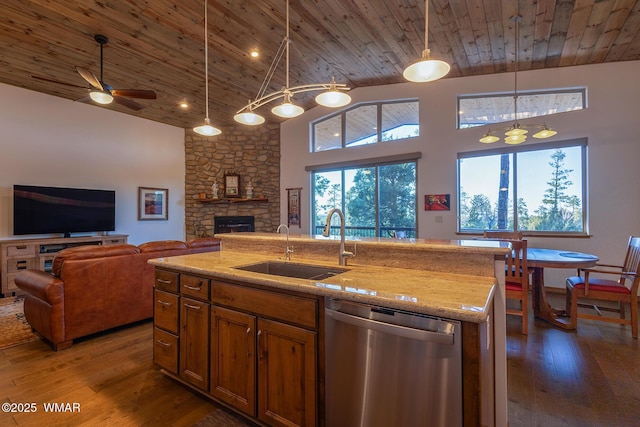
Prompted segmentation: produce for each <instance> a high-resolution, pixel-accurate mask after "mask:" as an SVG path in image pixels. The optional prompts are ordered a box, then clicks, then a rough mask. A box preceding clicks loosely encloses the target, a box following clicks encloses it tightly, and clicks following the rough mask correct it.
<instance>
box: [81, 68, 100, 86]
mask: <svg viewBox="0 0 640 427" xmlns="http://www.w3.org/2000/svg"><path fill="white" fill-rule="evenodd" d="M76 70H77V71H78V73H80V75H81V76H82V78H83V79H85V80H86V81H87V82H89V84H90V85H91V86H93V87H95V88H97V89H100V90H104V88H103V87H102V83H100V80H98V78H97V77H96V75H95V74H93V73H92V72H91V71H89V70H87V69H86V68H82V67H76Z"/></svg>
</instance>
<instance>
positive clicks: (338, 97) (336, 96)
mask: <svg viewBox="0 0 640 427" xmlns="http://www.w3.org/2000/svg"><path fill="white" fill-rule="evenodd" d="M316 102H317V103H318V104H320V105H322V106H325V107H330V108H338V107H343V106H345V105H347V104H348V103H350V102H351V97H350V96H349V95H347V94H346V93H344V92H340V91H339V90H337V89H336V88H335V87H333V88H331V89H329V90H328V91H326V92H322V93H321V94H319V95H318V96H316Z"/></svg>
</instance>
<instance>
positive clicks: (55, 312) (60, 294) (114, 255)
mask: <svg viewBox="0 0 640 427" xmlns="http://www.w3.org/2000/svg"><path fill="white" fill-rule="evenodd" d="M218 250H220V241H219V240H218V239H214V238H201V239H196V240H192V241H190V242H187V243H185V242H181V241H177V240H164V241H156V242H149V243H144V244H141V245H139V246H134V245H129V244H122V245H109V246H79V247H75V248H69V249H65V250H62V251H60V252H59V253H58V254H57V255H56V257H55V258H54V260H53V272H52V273H46V272H43V271H39V270H26V271H23V272H21V273H19V274H18V275H17V276H16V279H15V281H16V285H17V286H18V288H20V289H21V290H22V291H24V293H25V298H24V315H25V318H26V320H27V322H29V324H30V325H31V327H32V328H33V329H34V330H36V331H37V332H39V333H40V334H41V335H42V336H43V337H44V338H46V339H47V340H48V341H50V342H51V344H52V345H53V348H54V349H55V350H61V349H64V348H67V347H70V346H71V345H72V344H73V340H74V339H76V338H79V337H83V336H86V335H90V334H94V333H96V332H101V331H105V330H107V329H111V328H114V327H117V326H122V325H126V324H129V323H133V322H137V321H139V320H144V319H148V318H151V317H153V285H154V282H155V274H154V267H153V266H152V265H150V264H149V263H147V261H148V260H149V259H152V258H162V257H167V256H176V255H185V254H191V253H200V252H212V251H218Z"/></svg>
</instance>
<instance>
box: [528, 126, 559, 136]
mask: <svg viewBox="0 0 640 427" xmlns="http://www.w3.org/2000/svg"><path fill="white" fill-rule="evenodd" d="M557 133H558V132H556V131H555V130H553V129H549V128H548V127H546V126H543V127H542V129H541V130H540V131H539V132H537V133H534V134H533V135H532V136H533V137H534V138H538V139H545V138H551V137H552V136H553V135H556V134H557Z"/></svg>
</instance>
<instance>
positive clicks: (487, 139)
mask: <svg viewBox="0 0 640 427" xmlns="http://www.w3.org/2000/svg"><path fill="white" fill-rule="evenodd" d="M499 140H500V138H498V137H497V136H495V135H491V134H490V133H487V134H486V135H485V136H483V137H482V138H480V142H482V143H484V144H491V143H493V142H496V141H499Z"/></svg>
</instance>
